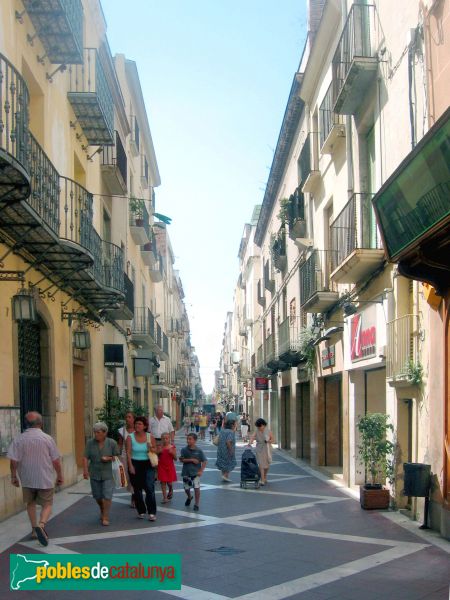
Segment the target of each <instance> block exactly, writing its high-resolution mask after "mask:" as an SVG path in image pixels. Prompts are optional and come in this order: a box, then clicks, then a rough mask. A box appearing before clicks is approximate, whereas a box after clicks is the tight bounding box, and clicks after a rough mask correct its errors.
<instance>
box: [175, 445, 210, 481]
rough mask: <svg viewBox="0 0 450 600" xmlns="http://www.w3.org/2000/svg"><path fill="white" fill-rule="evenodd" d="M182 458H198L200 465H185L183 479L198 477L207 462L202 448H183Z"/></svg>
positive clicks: (182, 471)
mask: <svg viewBox="0 0 450 600" xmlns="http://www.w3.org/2000/svg"><path fill="white" fill-rule="evenodd" d="M180 458H196V459H197V460H198V461H199V462H198V464H194V463H191V462H189V463H183V469H182V470H181V476H182V477H196V476H197V473H198V472H199V471H200V469H201V468H202V462H206V456H205V455H204V453H203V450H200V448H197V447H195V448H189V446H185V447H184V448H182V450H181V453H180Z"/></svg>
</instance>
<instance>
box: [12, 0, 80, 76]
mask: <svg viewBox="0 0 450 600" xmlns="http://www.w3.org/2000/svg"><path fill="white" fill-rule="evenodd" d="M23 4H24V6H25V8H26V10H27V13H28V15H29V17H30V19H31V22H32V23H33V25H34V28H35V30H36V32H37V34H38V36H39V39H40V40H41V42H42V45H43V46H44V48H45V51H46V54H47V57H48V60H49V61H50V62H51V63H55V64H67V65H69V64H81V63H82V62H83V7H82V5H81V0H52V1H51V2H49V1H48V0H46V1H40V2H39V1H38V2H37V1H36V0H23Z"/></svg>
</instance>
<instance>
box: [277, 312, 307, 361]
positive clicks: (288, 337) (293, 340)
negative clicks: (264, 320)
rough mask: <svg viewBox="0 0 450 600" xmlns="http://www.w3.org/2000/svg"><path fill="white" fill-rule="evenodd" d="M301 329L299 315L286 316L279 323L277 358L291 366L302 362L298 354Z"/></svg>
mask: <svg viewBox="0 0 450 600" xmlns="http://www.w3.org/2000/svg"><path fill="white" fill-rule="evenodd" d="M301 330H302V324H301V319H300V317H288V318H287V319H285V320H284V321H283V322H282V323H280V327H279V329H278V356H279V359H280V360H281V361H282V362H284V363H286V364H287V365H289V366H291V367H296V366H297V365H299V364H300V363H301V362H302V356H301V355H300V354H299V348H300V332H301Z"/></svg>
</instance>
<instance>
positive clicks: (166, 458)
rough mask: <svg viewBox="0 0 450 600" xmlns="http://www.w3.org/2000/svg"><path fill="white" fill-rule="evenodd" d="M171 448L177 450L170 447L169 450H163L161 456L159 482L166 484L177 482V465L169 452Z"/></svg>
mask: <svg viewBox="0 0 450 600" xmlns="http://www.w3.org/2000/svg"><path fill="white" fill-rule="evenodd" d="M171 448H175V446H169V447H168V448H163V449H162V450H161V454H159V460H158V480H159V481H162V482H165V483H171V482H172V481H176V480H177V473H176V471H175V464H174V461H173V457H172V455H171V454H170V452H169V451H170V449H171Z"/></svg>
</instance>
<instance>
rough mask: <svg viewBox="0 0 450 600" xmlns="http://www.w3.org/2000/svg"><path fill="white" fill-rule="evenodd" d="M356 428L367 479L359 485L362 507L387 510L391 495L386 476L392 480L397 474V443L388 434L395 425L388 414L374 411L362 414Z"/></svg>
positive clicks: (359, 450)
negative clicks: (395, 450)
mask: <svg viewBox="0 0 450 600" xmlns="http://www.w3.org/2000/svg"><path fill="white" fill-rule="evenodd" d="M357 429H358V431H359V435H360V443H359V445H358V452H359V456H360V458H361V460H362V462H363V464H364V468H365V474H366V481H365V483H364V485H362V486H360V495H359V497H360V504H361V508H363V509H366V510H374V509H377V510H381V509H387V508H389V500H390V495H389V490H388V489H386V488H385V487H384V485H383V483H384V482H386V479H388V480H389V481H390V482H391V483H392V481H393V473H394V463H393V456H394V444H393V443H392V442H391V441H390V440H389V439H387V435H388V433H389V432H392V431H393V429H394V428H393V426H392V424H391V423H389V415H386V414H384V413H373V414H367V415H365V416H364V417H361V418H360V419H359V421H358V423H357Z"/></svg>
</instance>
